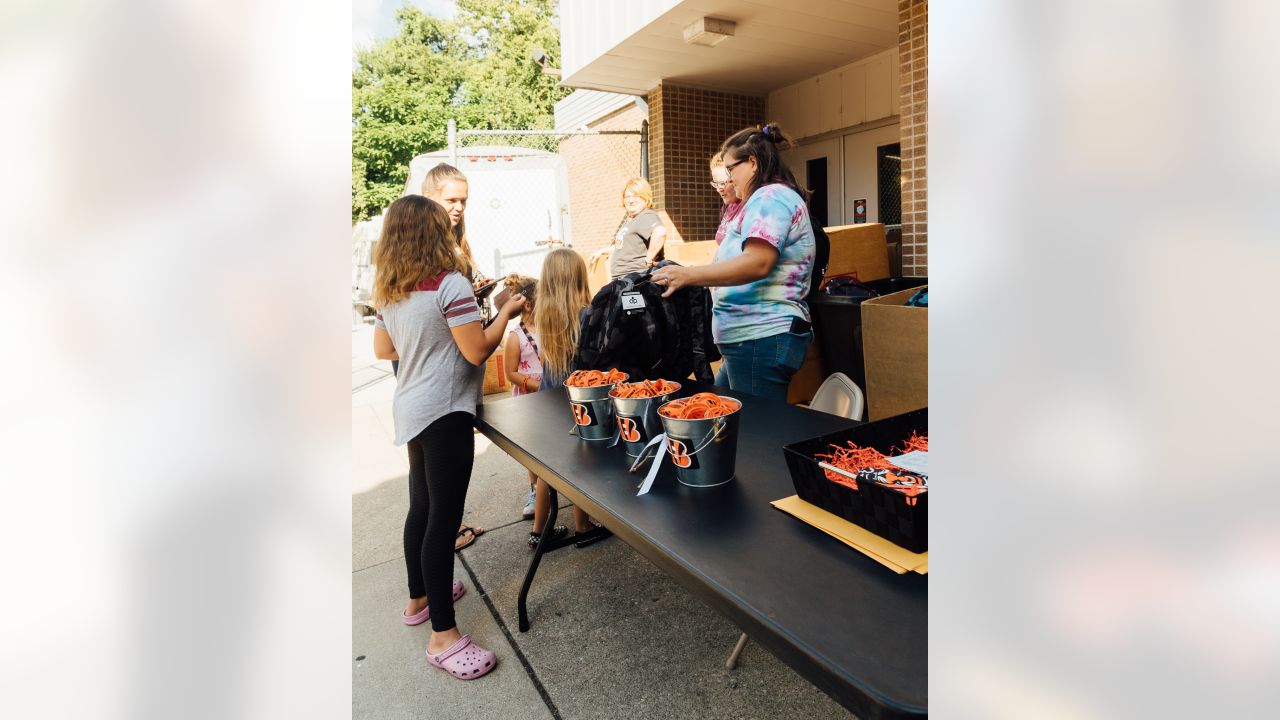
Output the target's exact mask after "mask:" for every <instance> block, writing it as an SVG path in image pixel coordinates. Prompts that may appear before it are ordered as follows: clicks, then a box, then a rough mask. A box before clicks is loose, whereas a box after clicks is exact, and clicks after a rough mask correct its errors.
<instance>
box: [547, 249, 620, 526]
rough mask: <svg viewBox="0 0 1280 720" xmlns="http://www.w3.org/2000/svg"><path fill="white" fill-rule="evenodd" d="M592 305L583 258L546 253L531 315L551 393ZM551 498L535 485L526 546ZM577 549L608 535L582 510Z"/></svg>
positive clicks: (565, 373)
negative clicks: (534, 309)
mask: <svg viewBox="0 0 1280 720" xmlns="http://www.w3.org/2000/svg"><path fill="white" fill-rule="evenodd" d="M590 304H591V290H590V289H588V287H587V264H586V262H584V261H583V259H582V256H581V255H579V254H578V253H576V252H574V251H573V250H570V249H568V248H557V249H555V250H552V251H551V252H549V253H547V257H546V259H545V260H543V262H542V278H541V279H540V280H539V281H538V310H537V312H536V313H534V317H533V327H534V336H535V337H536V338H537V339H538V345H539V350H540V355H541V358H542V380H541V382H540V383H539V387H540V388H541V389H543V390H552V389H555V388H559V387H563V386H564V381H565V379H566V378H567V377H569V372H570V371H571V369H572V368H571V365H572V363H573V354H574V352H575V351H577V349H578V339H579V337H580V335H581V330H582V312H583V311H584V310H586V308H587V306H589V305H590ZM550 508H551V497H550V495H549V493H548V492H547V485H546V482H544V481H543V480H541V479H539V480H538V482H537V498H536V502H535V504H534V518H533V527H534V532H531V533H529V547H530V548H534V547H537V544H538V540H539V538H540V533H541V532H542V530H543V528H544V527H545V526H546V524H547V514H548V513H549V512H550ZM573 518H574V524H575V526H576V530H577V537H578V541H577V543H578V547H585V546H586V545H588V544H590V543H593V542H595V541H596V540H601V539H603V538H606V537H608V536H609V535H611V534H612V533H610V532H609V530H607V529H606V528H604V527H603V526H600V525H597V524H595V523H593V522H592V521H591V518H590V516H588V515H587V514H586V513H585V512H583V511H582V510H581V509H579V508H577V507H575V508H574V509H573ZM551 532H552V536H551V539H553V540H556V539H559V538H561V537H563V536H564V535H566V534H567V533H568V530H567V529H566V528H565V527H563V526H559V525H558V526H556V527H555V528H553V529H552V531H551Z"/></svg>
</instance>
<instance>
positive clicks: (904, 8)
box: [898, 0, 929, 275]
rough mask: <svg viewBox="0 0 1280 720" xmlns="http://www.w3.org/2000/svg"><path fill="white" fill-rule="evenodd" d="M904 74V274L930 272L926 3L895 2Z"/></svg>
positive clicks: (899, 55) (919, 1) (927, 8)
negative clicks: (896, 3)
mask: <svg viewBox="0 0 1280 720" xmlns="http://www.w3.org/2000/svg"><path fill="white" fill-rule="evenodd" d="M898 58H899V61H900V62H901V77H902V88H901V92H902V103H901V105H902V108H901V118H902V121H901V125H900V128H901V132H902V272H903V274H904V275H927V274H929V224H928V217H929V197H928V190H927V187H928V178H929V172H928V170H929V164H928V144H929V2H928V0H898Z"/></svg>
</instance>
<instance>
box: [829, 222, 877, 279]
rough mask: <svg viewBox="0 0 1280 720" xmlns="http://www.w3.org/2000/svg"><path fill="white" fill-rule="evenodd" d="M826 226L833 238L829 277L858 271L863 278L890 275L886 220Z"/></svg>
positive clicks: (859, 277) (858, 277)
mask: <svg viewBox="0 0 1280 720" xmlns="http://www.w3.org/2000/svg"><path fill="white" fill-rule="evenodd" d="M824 229H825V230H826V231H827V237H829V238H830V239H831V259H830V260H829V261H828V262H827V277H831V276H833V275H847V274H850V273H854V274H856V275H857V279H858V281H859V282H866V281H868V280H880V279H882V278H887V277H889V246H888V244H887V243H886V242H885V239H884V224H883V223H870V224H862V225H839V226H836V227H829V228H824Z"/></svg>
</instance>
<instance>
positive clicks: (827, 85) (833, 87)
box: [818, 70, 844, 133]
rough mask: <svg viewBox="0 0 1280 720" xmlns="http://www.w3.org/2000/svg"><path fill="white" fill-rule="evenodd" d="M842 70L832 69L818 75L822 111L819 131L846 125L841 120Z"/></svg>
mask: <svg viewBox="0 0 1280 720" xmlns="http://www.w3.org/2000/svg"><path fill="white" fill-rule="evenodd" d="M840 80H841V79H840V71H839V70H832V71H831V72H829V73H826V74H825V75H819V76H818V106H819V107H820V108H821V112H820V114H819V118H818V132H820V133H824V132H831V131H832V130H835V129H836V128H841V127H844V123H842V122H841V121H840V113H841V109H840V106H841V105H842V104H843V102H844V100H843V95H844V89H843V88H842V87H841V81H840Z"/></svg>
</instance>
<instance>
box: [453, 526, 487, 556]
mask: <svg viewBox="0 0 1280 720" xmlns="http://www.w3.org/2000/svg"><path fill="white" fill-rule="evenodd" d="M483 534H484V528H474V527H471V526H470V525H463V526H462V527H460V528H458V535H457V537H456V539H455V540H454V541H453V551H454V552H458V551H459V550H463V549H465V548H469V547H471V545H472V544H474V543H475V541H476V538H478V537H480V536H481V535H483ZM459 540H461V541H462V544H461V545H459V544H458V541H459Z"/></svg>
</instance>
